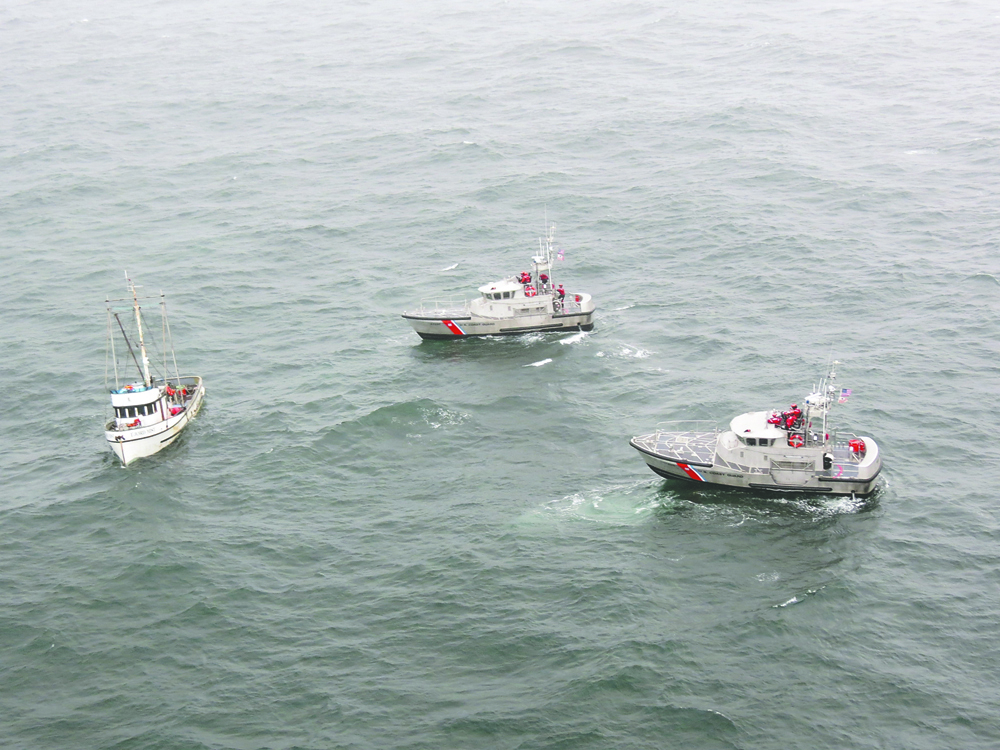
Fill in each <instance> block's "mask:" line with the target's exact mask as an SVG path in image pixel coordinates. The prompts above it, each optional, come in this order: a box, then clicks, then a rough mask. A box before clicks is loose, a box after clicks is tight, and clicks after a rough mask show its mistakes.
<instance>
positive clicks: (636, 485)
mask: <svg viewBox="0 0 1000 750" xmlns="http://www.w3.org/2000/svg"><path fill="white" fill-rule="evenodd" d="M648 486H649V483H648V482H645V481H639V482H631V483H628V484H615V485H611V486H610V487H602V488H596V489H591V490H584V491H582V492H574V493H573V494H570V495H565V496H564V497H561V498H558V499H556V500H551V501H549V502H547V503H546V504H545V505H544V506H543V507H542V508H540V509H538V510H537V511H535V512H536V513H539V514H542V515H550V514H554V515H557V516H568V517H572V518H578V519H580V520H583V521H591V522H594V523H608V524H613V525H616V526H633V525H635V524H639V523H643V522H644V521H645V519H646V518H647V517H648V516H649V514H650V513H651V512H652V511H654V510H656V509H657V508H658V507H659V506H660V502H659V499H658V498H656V497H652V498H651V497H650V496H649V495H648V493H647V492H646V490H647V488H648Z"/></svg>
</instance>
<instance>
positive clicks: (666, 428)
mask: <svg viewBox="0 0 1000 750" xmlns="http://www.w3.org/2000/svg"><path fill="white" fill-rule="evenodd" d="M665 432H681V433H705V432H709V433H712V434H713V435H718V434H719V425H718V423H716V422H713V421H712V420H710V419H675V420H668V421H666V422H657V423H656V435H657V437H659V436H660V434H661V433H665Z"/></svg>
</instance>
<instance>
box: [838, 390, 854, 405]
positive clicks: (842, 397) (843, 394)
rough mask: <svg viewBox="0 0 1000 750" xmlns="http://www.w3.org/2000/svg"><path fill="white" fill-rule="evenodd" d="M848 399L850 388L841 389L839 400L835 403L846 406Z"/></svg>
mask: <svg viewBox="0 0 1000 750" xmlns="http://www.w3.org/2000/svg"><path fill="white" fill-rule="evenodd" d="M850 397H851V389H850V388H841V389H840V398H838V399H837V403H838V404H846V403H847V399H849V398H850Z"/></svg>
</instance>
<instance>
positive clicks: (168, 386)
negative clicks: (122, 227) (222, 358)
mask: <svg viewBox="0 0 1000 750" xmlns="http://www.w3.org/2000/svg"><path fill="white" fill-rule="evenodd" d="M125 279H126V282H127V284H128V291H129V294H130V295H131V296H130V297H127V298H124V299H116V300H111V299H109V300H107V305H108V350H107V359H108V360H109V361H110V363H111V365H112V366H113V377H114V386H113V387H111V380H110V378H111V376H112V372H111V369H112V368H106V369H105V387H107V388H108V390H109V391H110V392H111V408H112V409H113V410H114V416H113V417H112V418H111V420H110V421H109V422H108V423H107V424H106V425H105V428H104V430H105V432H104V434H105V437H106V438H107V441H108V445H109V446H110V448H111V450H112V452H113V453H114V454H115V455H116V456H118V459H119V460H120V461H121V463H122V466H128V465H129V464H130V463H132V462H133V461H135V460H136V459H137V458H144V457H146V456H152V455H153V454H154V453H157V452H158V451H161V450H163V449H164V448H165V447H167V446H168V445H170V444H171V443H172V442H174V440H176V439H177V436H178V435H180V434H181V431H182V430H183V429H184V428H185V427H187V425H188V424H189V423H190V422H191V420H192V419H194V418H195V416H196V415H197V414H198V410H199V409H200V408H201V404H202V401H203V400H204V398H205V385H204V383H202V380H201V378H200V377H199V376H197V375H184V376H181V375H180V374H179V373H178V370H177V358H176V357H175V356H174V347H173V340H172V338H171V336H170V324H169V322H168V321H167V305H166V299H165V297H164V295H163V293H162V292H161V293H160V316H161V336H160V341H159V345H158V346H157V344H156V341H155V338H151V337H150V336H149V335H148V334H149V333H150V331H149V329H148V328H147V327H145V326H144V321H143V317H142V308H141V307H140V305H139V301H140V297H139V296H138V295H137V293H136V286H135V284H133V283H132V280H131V279H129V278H128V274H126V275H125ZM153 299H155V298H153ZM121 302H128V303H129V304H128V305H127V306H123V305H118V306H116V305H114V304H113V303H121ZM119 340H120V343H118V344H116V341H119ZM156 348H159V350H160V353H162V356H163V363H162V368H163V369H162V372H159V373H157V372H155V370H156V367H155V366H154V365H153V363H152V362H151V361H150V359H149V351H150V349H154V350H155V349H156ZM168 349H169V353H170V359H171V362H172V363H173V372H174V374H173V375H172V376H170V375H168V369H167V353H168Z"/></svg>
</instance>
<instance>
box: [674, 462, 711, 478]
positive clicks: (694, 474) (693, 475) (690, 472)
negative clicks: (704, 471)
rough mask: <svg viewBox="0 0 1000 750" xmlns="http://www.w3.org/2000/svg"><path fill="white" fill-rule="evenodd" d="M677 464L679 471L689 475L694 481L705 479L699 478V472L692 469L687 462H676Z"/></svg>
mask: <svg viewBox="0 0 1000 750" xmlns="http://www.w3.org/2000/svg"><path fill="white" fill-rule="evenodd" d="M677 465H678V466H679V467H680V469H681V471H683V472H684V473H685V474H687V475H688V476H689V477H691V478H692V479H693V480H694V481H696V482H704V481H705V480H704V479H702V478H701V474H699V473H698V472H697V471H695V470H694V469H692V468H691V467H690V466H688V465H687V464H677Z"/></svg>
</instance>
